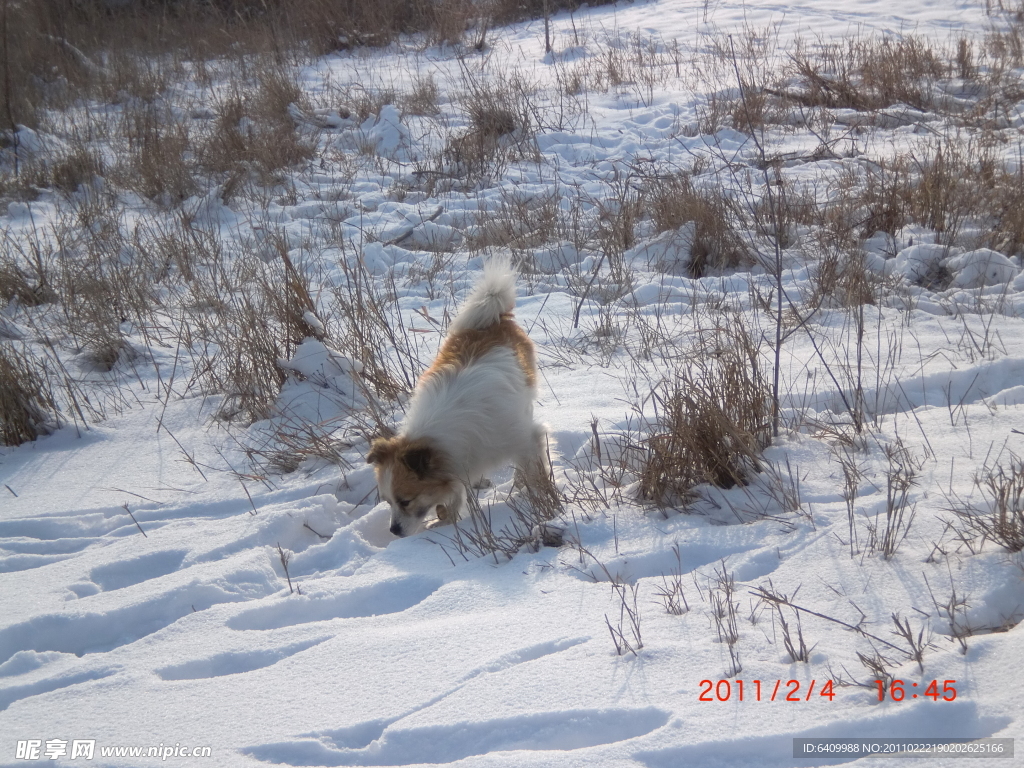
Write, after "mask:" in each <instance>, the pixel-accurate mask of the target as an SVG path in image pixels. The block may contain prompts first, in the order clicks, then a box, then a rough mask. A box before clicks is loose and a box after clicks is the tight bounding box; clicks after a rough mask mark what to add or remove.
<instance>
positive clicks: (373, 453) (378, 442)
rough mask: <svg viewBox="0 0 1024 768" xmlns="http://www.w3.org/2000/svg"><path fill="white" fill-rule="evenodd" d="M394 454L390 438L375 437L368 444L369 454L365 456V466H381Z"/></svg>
mask: <svg viewBox="0 0 1024 768" xmlns="http://www.w3.org/2000/svg"><path fill="white" fill-rule="evenodd" d="M394 453H395V441H394V439H392V438H390V437H376V438H374V440H373V442H372V443H370V452H369V453H368V454H366V463H367V464H381V463H383V462H384V461H385V460H386V459H388V458H390V457H391V456H392V455H393V454H394Z"/></svg>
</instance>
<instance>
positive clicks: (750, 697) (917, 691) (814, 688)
mask: <svg viewBox="0 0 1024 768" xmlns="http://www.w3.org/2000/svg"><path fill="white" fill-rule="evenodd" d="M955 682H956V680H943V681H942V688H941V690H940V688H939V681H938V680H932V681H931V682H930V683H927V684H925V683H924V682H922V683H909V684H908V683H905V682H904V681H903V680H888V681H886V680H875V685H877V686H878V700H879V701H884V700H885V697H886V695H888V697H889V699H890V700H891V701H904V700H906V699H917V698H928V699H931V700H932V701H953V700H954V699H955V698H956V687H955V686H954V683H955ZM908 685H909V688H908ZM835 696H836V693H835V686H834V684H833V681H831V680H825V681H823V682H822V683H820V684H819V682H818V681H817V680H811V681H810V682H809V683H807V682H803V681H800V680H775V681H774V684H773V683H772V681H771V680H764V681H762V680H717V681H716V680H701V681H700V694H699V695H698V697H697V700H698V701H730V700H735V701H805V702H806V701H811V700H812V699H815V700H816V699H817V698H825V699H828V700H829V701H832V700H833V699H835Z"/></svg>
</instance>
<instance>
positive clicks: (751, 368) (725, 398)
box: [622, 321, 771, 506]
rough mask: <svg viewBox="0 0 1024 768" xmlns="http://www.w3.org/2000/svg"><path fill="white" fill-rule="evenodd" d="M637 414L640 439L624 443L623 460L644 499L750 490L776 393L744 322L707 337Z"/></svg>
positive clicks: (676, 499) (665, 500)
mask: <svg viewBox="0 0 1024 768" xmlns="http://www.w3.org/2000/svg"><path fill="white" fill-rule="evenodd" d="M635 408H636V409H637V415H638V419H639V422H640V424H641V434H642V436H641V437H639V439H637V438H636V437H635V436H629V435H626V436H624V437H623V438H622V440H623V449H624V450H623V456H624V458H625V460H626V462H627V463H628V464H629V466H630V467H631V470H632V471H633V472H634V473H635V475H636V477H637V478H638V480H639V489H638V492H639V496H640V498H642V499H644V500H647V501H653V502H654V503H655V504H658V505H659V506H671V505H674V504H678V503H680V502H681V501H685V500H686V499H688V498H689V497H690V495H691V492H692V489H693V488H694V487H696V486H698V485H701V484H703V483H712V484H714V485H717V486H719V487H722V488H730V487H732V486H734V485H736V484H745V483H746V482H747V480H748V479H749V476H750V473H751V472H755V471H758V470H759V469H760V466H761V460H760V456H761V451H762V450H763V449H764V448H765V447H766V446H767V445H768V444H769V442H770V435H771V403H770V389H769V386H768V383H767V381H766V380H765V378H764V373H763V372H762V370H761V361H760V359H759V355H758V351H757V348H756V346H755V345H754V343H753V341H752V340H751V338H750V337H749V335H748V334H747V331H746V329H745V328H743V326H742V325H740V324H739V322H738V321H732V322H730V323H724V324H722V325H720V326H718V327H715V328H713V329H710V330H709V331H707V332H705V333H704V334H703V336H702V337H701V338H700V340H699V343H698V345H697V349H695V350H693V352H692V354H691V356H690V357H689V358H688V360H687V363H686V364H685V365H682V366H680V367H679V368H678V369H677V370H676V372H675V375H674V376H672V377H671V378H668V379H665V380H662V381H660V382H658V383H656V384H655V386H654V387H653V388H652V390H651V391H650V393H649V394H648V395H647V396H646V397H645V398H644V400H643V401H642V402H640V403H639V404H638V405H636V406H635Z"/></svg>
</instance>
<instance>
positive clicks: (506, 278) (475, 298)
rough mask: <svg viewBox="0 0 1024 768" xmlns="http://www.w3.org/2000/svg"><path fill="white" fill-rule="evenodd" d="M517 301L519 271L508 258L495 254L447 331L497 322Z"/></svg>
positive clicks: (487, 325) (476, 327)
mask: <svg viewBox="0 0 1024 768" xmlns="http://www.w3.org/2000/svg"><path fill="white" fill-rule="evenodd" d="M515 305H516V272H515V270H514V269H512V265H511V263H510V262H509V260H508V258H502V257H496V258H492V259H491V260H490V261H488V262H487V263H486V264H485V265H484V276H483V277H482V278H480V281H479V282H478V283H477V284H476V285H474V286H473V290H472V291H470V293H469V298H467V299H466V301H465V303H464V304H463V305H462V309H460V310H459V314H458V315H457V316H456V317H455V319H454V320H452V322H451V325H449V326H448V333H453V332H455V331H466V330H470V329H477V330H480V329H483V328H487V327H489V326H491V325H494V324H495V323H496V322H498V320H500V319H501V316H502V314H504V313H506V312H511V311H512V309H513V308H514V307H515Z"/></svg>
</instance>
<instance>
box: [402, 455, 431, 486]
mask: <svg viewBox="0 0 1024 768" xmlns="http://www.w3.org/2000/svg"><path fill="white" fill-rule="evenodd" d="M401 459H402V463H403V464H405V466H407V467H408V468H409V469H411V470H412V471H413V472H415V473H416V476H417V477H418V478H420V479H421V480H422V479H423V478H424V476H426V474H427V473H428V472H429V471H430V467H431V464H433V461H434V452H433V451H432V450H431V449H430V448H427V447H423V448H410V449H408V450H407V451H405V453H403V454H402V456H401Z"/></svg>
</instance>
